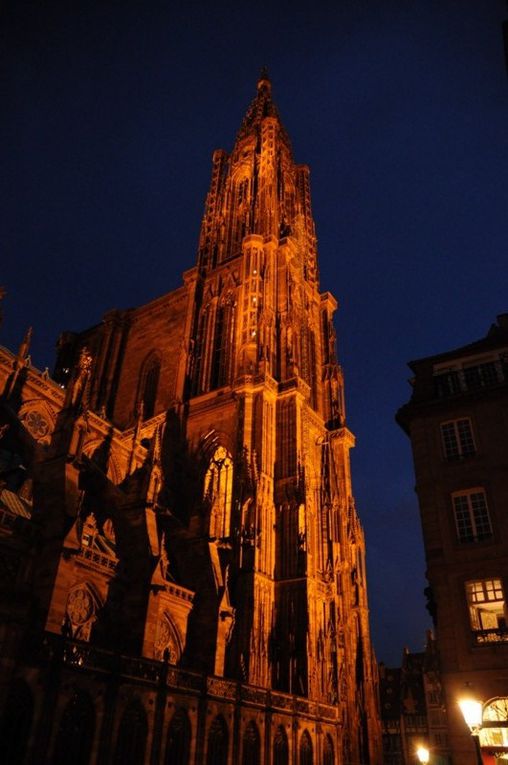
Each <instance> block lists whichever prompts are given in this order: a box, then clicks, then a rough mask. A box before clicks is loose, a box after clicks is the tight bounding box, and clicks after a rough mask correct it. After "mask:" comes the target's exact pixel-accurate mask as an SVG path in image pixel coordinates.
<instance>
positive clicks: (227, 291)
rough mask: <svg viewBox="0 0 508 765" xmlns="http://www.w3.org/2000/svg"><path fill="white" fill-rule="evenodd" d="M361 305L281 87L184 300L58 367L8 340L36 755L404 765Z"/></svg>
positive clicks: (234, 175)
mask: <svg viewBox="0 0 508 765" xmlns="http://www.w3.org/2000/svg"><path fill="white" fill-rule="evenodd" d="M336 307H337V304H336V301H335V299H334V298H333V297H332V296H331V295H330V294H329V293H327V292H325V293H320V292H319V285H318V274H317V253H316V236H315V231H314V223H313V219H312V214H311V207H310V191H309V170H308V168H307V167H306V166H303V165H296V164H295V163H294V160H293V156H292V151H291V146H290V142H289V139H288V136H287V134H286V132H285V130H284V128H283V127H282V124H281V122H280V119H279V116H278V113H277V110H276V107H275V105H274V103H273V101H272V97H271V85H270V81H269V79H268V77H267V76H266V75H262V77H261V79H260V80H259V82H258V85H257V95H256V98H255V99H254V101H253V103H252V104H251V106H250V107H249V109H248V111H247V114H246V116H245V118H244V120H243V123H242V125H241V128H240V131H239V133H238V136H237V139H236V143H235V146H234V149H233V152H232V153H231V155H228V154H226V153H225V152H224V151H216V152H215V153H214V155H213V165H212V180H211V185H210V191H209V193H208V196H207V200H206V206H205V214H204V218H203V223H202V228H201V235H200V241H199V251H198V261H197V265H196V267H195V268H193V269H191V270H190V271H187V272H186V273H185V274H184V283H183V286H182V287H180V288H179V289H177V290H175V291H174V292H172V293H169V294H167V295H164V296H163V297H161V298H159V299H157V300H154V301H153V302H151V303H149V304H148V305H144V306H142V307H140V308H137V309H132V310H126V311H112V312H110V313H108V314H107V315H106V316H105V317H104V320H103V321H102V323H100V324H99V325H96V326H95V327H93V328H91V329H90V330H88V331H85V332H82V333H80V334H72V333H65V334H64V335H62V337H61V338H60V342H59V348H58V358H57V364H56V369H55V373H54V377H53V379H50V378H49V376H48V375H47V374H40V373H39V372H38V371H37V370H35V369H34V368H32V367H31V366H30V363H29V360H27V353H28V345H29V337H27V338H26V340H25V341H24V343H23V344H22V347H21V348H20V350H19V353H18V354H17V355H13V354H11V353H9V352H7V351H5V350H1V352H0V382H1V390H3V391H4V394H3V408H2V411H3V422H4V423H5V425H6V426H7V427H5V428H4V430H3V431H2V432H3V440H2V442H0V444H1V445H2V459H3V468H4V475H5V477H6V478H5V488H4V491H3V493H2V495H1V497H0V502H1V503H2V512H3V513H4V515H3V516H2V517H3V519H4V521H5V522H4V526H5V535H4V537H3V538H2V539H1V540H0V541H2V542H3V547H2V549H3V551H4V552H3V553H2V554H5V556H6V559H7V558H8V556H10V560H11V561H12V565H11V570H12V571H11V574H12V575H11V581H10V584H9V585H8V588H7V587H6V588H5V589H6V590H7V589H8V591H9V592H10V593H11V599H10V601H7V600H6V606H5V607H3V612H2V616H3V618H4V624H6V625H7V626H5V627H4V628H3V630H4V631H3V642H4V646H5V653H4V657H5V658H4V662H5V664H6V671H5V672H4V677H5V678H6V679H7V680H8V683H7V684H6V685H5V686H4V688H3V701H4V703H5V704H6V706H5V708H6V717H5V719H4V726H5V725H7V726H10V729H11V730H12V728H13V726H14V725H17V726H18V728H19V727H20V726H22V725H25V728H26V740H27V750H26V751H27V758H28V759H27V761H31V762H43V761H45V760H44V757H45V756H48V757H49V758H50V760H51V762H58V763H61V762H71V761H72V762H83V763H85V762H87V763H88V762H98V763H106V762H115V763H116V762H122V763H138V762H139V763H141V762H146V763H148V762H151V763H158V762H161V763H163V762H164V763H168V764H169V763H172V764H173V763H175V765H180V764H182V765H184V764H186V763H207V764H208V765H226V763H229V765H235V763H240V762H241V763H244V764H245V765H257V764H258V763H259V765H261V763H264V764H265V765H268V763H273V765H284V763H293V764H295V765H296V763H299V765H311V763H313V764H314V765H321V764H322V765H332V763H337V764H338V763H344V764H346V763H348V764H351V765H359V764H360V763H371V764H372V765H376V763H379V762H380V761H381V753H380V727H379V720H378V712H377V701H376V694H377V685H376V683H377V681H376V671H375V664H374V662H373V656H372V649H371V644H370V638H369V624H368V607H367V595H366V581H365V562H364V560H365V546H364V536H363V531H362V528H361V525H360V522H359V519H358V516H357V513H356V510H355V505H354V499H353V493H352V488H351V476H350V467H349V450H350V448H351V447H352V446H353V445H354V437H353V435H352V434H351V432H350V431H349V430H348V429H347V427H346V421H345V409H344V394H343V379H342V372H341V368H340V366H339V365H338V363H337V358H336V348H335V332H334V328H333V318H332V317H333V313H334V311H335V309H336ZM20 466H22V467H20ZM13 592H15V593H25V601H24V602H22V601H21V599H19V598H17V596H16V597H15V598H13V597H12V593H13ZM5 594H6V597H7V595H8V593H7V592H6V593H5ZM13 614H14V616H13ZM7 620H9V621H7ZM27 626H28V627H29V629H28V630H27ZM30 709H31V712H30V714H29V711H30ZM13 710H14V711H13ZM16 710H17V711H16ZM20 710H21V711H20ZM22 710H25V713H22ZM16 714H17V717H16ZM16 721H17V722H16ZM77 721H78V722H77ZM79 721H81V722H79ZM4 729H5V728H4ZM78 741H79V742H81V743H80V746H81V750H80V751H81V755H79V756H78V753H77V749H76V747H77V746H78V745H77V743H76V742H78ZM73 747H74V749H73ZM46 753H48V754H46ZM79 757H81V759H80V758H79ZM66 758H67V759H66Z"/></svg>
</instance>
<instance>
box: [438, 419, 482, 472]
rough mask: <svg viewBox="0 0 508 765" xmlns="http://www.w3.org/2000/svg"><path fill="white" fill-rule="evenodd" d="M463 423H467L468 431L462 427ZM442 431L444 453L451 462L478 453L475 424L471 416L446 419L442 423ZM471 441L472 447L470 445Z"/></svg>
mask: <svg viewBox="0 0 508 765" xmlns="http://www.w3.org/2000/svg"><path fill="white" fill-rule="evenodd" d="M463 423H467V426H466V427H467V430H468V432H467V433H464V431H463V430H462V429H461V426H462V424H463ZM440 431H441V444H442V447H443V454H444V457H445V459H446V460H449V461H450V462H451V461H453V460H459V459H464V458H465V457H472V456H473V455H475V454H476V443H475V439H474V433H473V425H472V423H471V419H470V418H469V417H457V419H455V420H446V421H445V422H442V423H441V424H440ZM469 443H470V444H471V447H469Z"/></svg>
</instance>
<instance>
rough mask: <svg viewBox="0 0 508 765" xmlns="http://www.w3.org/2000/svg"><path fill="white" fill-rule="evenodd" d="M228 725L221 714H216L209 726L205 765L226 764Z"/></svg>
mask: <svg viewBox="0 0 508 765" xmlns="http://www.w3.org/2000/svg"><path fill="white" fill-rule="evenodd" d="M228 739H229V736H228V726H227V725H226V721H225V720H224V718H223V717H222V715H218V717H216V718H215V720H214V721H213V723H212V724H211V726H210V732H209V733H208V745H207V748H206V765H227V761H228Z"/></svg>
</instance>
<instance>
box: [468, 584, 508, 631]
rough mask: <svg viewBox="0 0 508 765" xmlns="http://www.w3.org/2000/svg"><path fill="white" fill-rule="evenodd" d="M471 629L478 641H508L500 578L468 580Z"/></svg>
mask: <svg viewBox="0 0 508 765" xmlns="http://www.w3.org/2000/svg"><path fill="white" fill-rule="evenodd" d="M466 597H467V603H468V607H469V619H470V622H471V629H472V630H473V632H474V633H476V638H477V642H479V643H492V642H494V643H495V642H506V641H508V632H507V629H506V604H505V599H504V593H503V585H502V583H501V580H500V579H480V580H477V581H475V582H466Z"/></svg>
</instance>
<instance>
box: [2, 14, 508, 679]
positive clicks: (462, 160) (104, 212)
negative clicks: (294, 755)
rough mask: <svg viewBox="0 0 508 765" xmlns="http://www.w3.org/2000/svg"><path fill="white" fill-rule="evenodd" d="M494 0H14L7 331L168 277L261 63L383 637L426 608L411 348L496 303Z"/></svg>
mask: <svg viewBox="0 0 508 765" xmlns="http://www.w3.org/2000/svg"><path fill="white" fill-rule="evenodd" d="M507 16H508V11H507V9H506V5H505V3H504V2H503V0H453V1H452V0H397V1H395V0H393V1H390V0H382V2H381V1H380V0H334V1H332V2H320V1H319V0H317V1H316V2H314V3H310V2H307V3H305V4H299V3H298V2H294V1H293V2H280V1H279V2H277V3H268V2H256V3H245V2H242V1H241V0H237V1H236V2H220V1H219V2H213V3H211V2H210V3H203V2H164V3H158V2H149V3H142V2H137V3H134V2H129V1H128V0H121V1H120V0H119V1H118V2H104V3H94V2H91V0H90V1H89V2H86V3H79V2H73V3H66V4H62V5H59V4H57V3H51V2H48V3H33V4H30V3H23V2H11V3H8V2H7V3H4V5H3V10H2V18H1V19H0V22H1V23H0V36H1V53H0V55H1V61H0V64H1V71H2V74H1V81H0V87H1V90H2V96H1V104H2V109H1V116H0V147H1V148H0V153H1V165H0V167H1V178H0V195H1V199H0V217H1V221H0V223H1V228H0V246H1V248H2V253H3V254H2V258H1V265H2V268H1V272H0V283H3V284H5V286H6V287H7V289H8V296H7V298H6V299H5V301H4V310H5V320H4V324H3V327H2V329H1V330H0V342H1V343H2V344H3V345H7V346H10V347H13V346H14V347H15V346H16V345H17V344H18V343H19V341H20V339H21V337H22V335H23V332H24V329H25V328H26V326H27V325H29V324H32V325H33V326H34V340H33V360H34V363H35V364H36V365H37V366H39V367H44V366H46V365H48V366H50V368H51V366H52V362H53V347H54V341H55V339H56V337H57V335H58V333H59V332H60V330H61V329H63V328H68V329H81V328H84V327H86V326H89V325H91V324H94V323H96V322H97V321H99V320H100V318H101V316H102V314H103V313H104V312H105V311H106V310H107V309H110V308H112V307H127V306H131V305H138V304H141V303H144V302H146V301H147V300H150V299H151V298H153V297H156V296H157V295H159V294H162V293H164V292H166V291H169V290H171V289H173V288H174V287H176V286H178V285H179V284H180V282H181V272H182V271H183V270H184V269H186V268H189V267H191V266H192V265H193V263H194V259H195V252H196V244H197V236H198V231H199V225H200V219H201V215H202V211H203V203H204V197H205V194H206V191H207V187H208V181H209V172H210V159H211V153H212V151H213V150H214V149H215V148H219V147H220V148H225V149H230V148H231V147H232V144H233V141H234V137H235V133H236V130H237V128H238V127H239V124H240V121H241V119H242V116H243V113H244V111H245V109H246V108H247V106H248V104H249V102H250V100H251V99H252V97H253V95H254V93H255V83H256V79H257V76H258V73H259V69H260V67H261V66H262V65H265V64H266V65H267V66H268V67H269V70H270V73H271V77H272V81H273V85H274V95H275V100H276V102H277V104H278V106H279V109H280V112H281V115H282V119H283V122H284V124H285V126H286V128H287V130H288V131H289V134H290V135H291V137H292V141H293V147H294V152H295V157H296V160H297V161H298V162H305V163H308V164H309V165H310V166H311V172H312V174H311V182H312V201H313V210H314V215H315V218H316V224H317V232H318V238H319V259H320V271H321V286H322V289H324V290H330V291H331V292H333V293H334V294H335V295H336V297H337V298H338V300H339V303H340V310H339V313H338V316H337V329H338V336H339V353H340V356H341V360H342V363H343V365H344V368H345V373H346V386H347V387H346V396H347V403H348V420H349V425H350V427H351V429H352V430H353V431H354V432H355V433H356V435H357V447H356V449H355V450H354V453H353V471H354V475H353V478H354V486H355V493H356V497H357V504H358V507H359V510H360V514H361V517H362V519H363V522H364V525H365V528H366V533H367V545H368V565H369V595H370V603H371V611H372V627H373V635H374V642H375V647H376V651H377V654H378V657H379V658H380V659H383V660H384V661H386V662H387V663H392V664H396V663H398V662H399V660H400V654H401V651H402V648H403V646H404V645H405V644H407V645H409V646H410V647H411V648H412V649H414V650H419V649H420V648H421V647H422V645H423V642H424V632H425V629H426V627H427V626H428V621H427V617H426V612H425V608H424V599H423V595H422V590H423V587H424V586H425V582H424V569H425V564H424V560H423V553H422V544H421V534H420V525H419V519H418V510H417V503H416V498H415V495H414V492H413V484H414V476H413V471H412V463H411V455H410V448H409V442H408V441H407V439H406V437H405V436H404V434H403V433H402V432H401V431H399V429H398V428H397V426H396V425H395V422H394V413H395V411H396V409H397V408H398V407H399V406H400V405H401V404H402V403H404V402H405V401H406V400H407V398H408V396H409V386H408V385H407V378H408V377H409V370H408V369H407V367H406V362H407V361H408V360H409V359H413V358H418V357H421V356H425V355H429V354H432V353H435V352H439V351H442V350H447V349H449V348H452V347H455V346H458V345H461V344H463V343H465V342H468V341H470V340H473V339H476V338H479V337H481V336H482V335H483V334H484V333H485V332H486V330H487V328H488V326H489V324H490V323H491V322H492V321H493V319H494V317H495V315H496V314H497V313H501V312H504V311H507V310H508V295H507V268H506V266H507V254H506V250H507V242H508V215H507V213H508V192H507V182H506V179H507V178H508V80H507V77H506V72H505V68H504V60H503V49H502V36H501V23H502V20H503V19H504V18H506V17H507Z"/></svg>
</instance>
